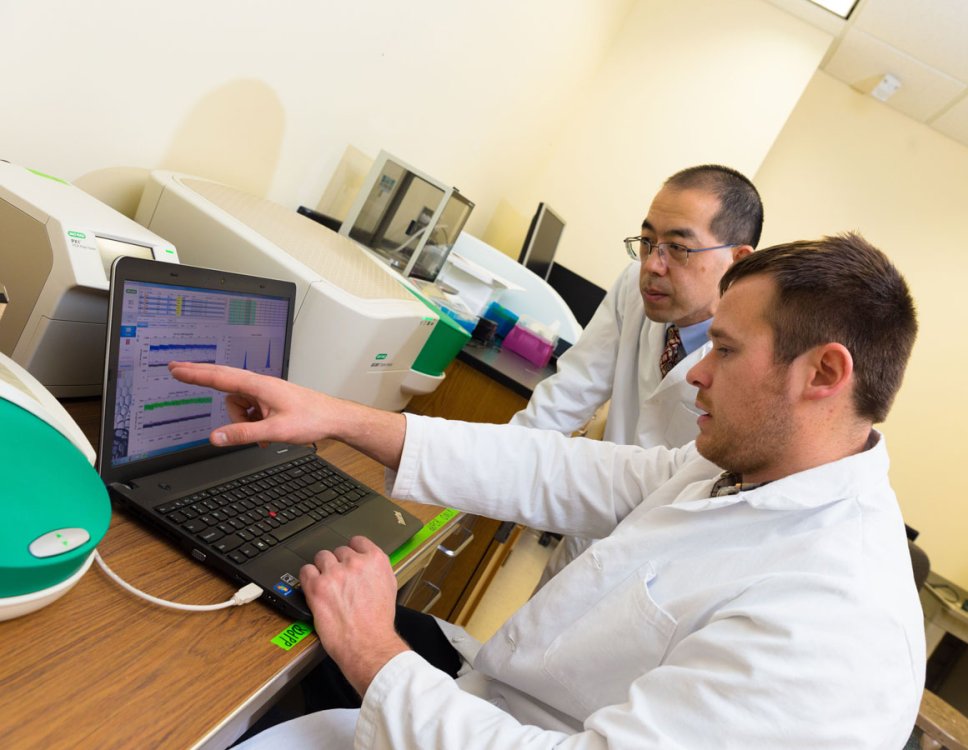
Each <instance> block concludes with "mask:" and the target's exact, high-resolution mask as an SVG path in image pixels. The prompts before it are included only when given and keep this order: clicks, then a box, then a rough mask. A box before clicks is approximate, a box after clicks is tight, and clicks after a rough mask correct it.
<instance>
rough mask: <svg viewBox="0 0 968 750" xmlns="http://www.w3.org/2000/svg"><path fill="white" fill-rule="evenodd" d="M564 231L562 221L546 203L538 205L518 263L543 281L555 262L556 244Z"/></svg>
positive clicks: (546, 278)
mask: <svg viewBox="0 0 968 750" xmlns="http://www.w3.org/2000/svg"><path fill="white" fill-rule="evenodd" d="M564 231H565V222H564V220H563V219H562V218H561V217H560V216H559V215H558V214H557V213H555V211H553V210H552V209H551V208H550V207H549V206H548V204H547V203H540V204H538V210H537V211H536V212H535V215H534V218H532V219H531V226H530V227H528V234H527V237H525V240H524V246H523V247H522V248H521V255H520V256H519V257H518V262H519V263H521V264H522V265H524V266H525V267H526V268H527V269H528V270H530V271H531V272H532V273H534V274H536V275H538V276H540V277H541V278H542V279H544V280H545V281H547V280H548V274H549V273H550V272H551V266H552V264H553V263H554V260H555V251H556V250H557V249H558V242H559V240H561V235H562V233H563V232H564Z"/></svg>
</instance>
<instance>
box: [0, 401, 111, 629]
mask: <svg viewBox="0 0 968 750" xmlns="http://www.w3.org/2000/svg"><path fill="white" fill-rule="evenodd" d="M0 509H2V512H3V522H2V523H0V619H3V617H2V615H3V612H2V610H3V608H4V605H5V604H6V603H10V604H11V605H12V604H13V603H14V602H15V601H16V598H17V597H23V596H24V595H30V594H37V593H39V592H43V591H45V590H48V589H55V588H56V587H57V586H58V584H62V583H64V582H65V581H67V580H68V579H69V578H71V576H74V575H75V574H77V573H78V571H79V570H80V568H81V567H82V566H83V565H85V564H89V559H90V557H91V554H92V553H93V551H94V548H95V547H96V546H97V544H98V543H99V542H100V541H101V538H102V537H103V536H104V534H105V533H106V532H107V530H108V525H109V524H110V522H111V502H110V500H109V499H108V494H107V490H106V489H105V487H104V484H103V483H102V482H101V478H100V477H99V476H98V475H97V472H96V471H95V470H94V468H93V467H92V466H91V464H90V463H89V462H88V461H87V459H86V458H85V457H84V455H83V454H82V453H81V451H80V450H78V449H77V448H76V447H75V446H74V444H73V443H71V441H70V440H68V439H67V438H66V437H64V435H62V434H61V433H60V432H59V431H57V430H56V429H54V428H53V427H51V426H50V425H49V424H47V422H45V421H44V420H42V419H40V418H38V417H37V416H35V415H33V414H31V413H30V412H29V411H27V410H25V409H22V408H21V407H19V406H17V405H16V404H13V403H11V402H10V401H7V400H5V399H3V398H0Z"/></svg>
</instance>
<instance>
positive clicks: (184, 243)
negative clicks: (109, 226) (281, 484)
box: [136, 171, 456, 410]
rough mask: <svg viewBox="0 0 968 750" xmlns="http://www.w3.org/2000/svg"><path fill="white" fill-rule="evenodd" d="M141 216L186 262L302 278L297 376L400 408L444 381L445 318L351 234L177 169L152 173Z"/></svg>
mask: <svg viewBox="0 0 968 750" xmlns="http://www.w3.org/2000/svg"><path fill="white" fill-rule="evenodd" d="M136 219H137V220H138V221H139V222H141V223H142V224H144V225H145V226H146V227H148V228H149V229H151V230H152V231H155V232H158V233H160V234H162V235H164V236H165V237H169V238H171V239H172V240H173V241H174V242H175V243H176V244H177V245H178V251H179V255H180V257H181V259H182V261H183V262H185V263H188V264H192V265H196V266H205V267H210V268H220V269H224V270H227V271H235V272H239V273H247V274H251V275H255V276H265V277H270V278H277V279H284V280H288V281H293V282H295V284H296V289H297V292H296V317H295V322H294V325H293V344H292V355H291V358H290V367H289V379H290V380H292V381H293V382H296V383H299V384H301V385H305V386H307V387H311V388H315V389H317V390H321V391H324V392H326V393H329V394H332V395H335V396H338V397H341V398H347V399H351V400H353V401H357V402H360V403H364V404H368V405H372V406H376V407H379V408H383V409H390V410H400V409H403V408H404V407H405V406H406V405H407V402H408V401H409V400H410V398H411V397H412V396H414V395H416V394H422V393H429V392H431V391H433V390H434V389H435V388H436V387H437V385H438V383H440V382H441V381H442V380H443V366H445V363H444V364H442V363H439V362H438V363H435V364H432V365H431V366H430V367H426V366H422V365H421V364H420V360H421V357H422V355H423V358H424V359H425V360H426V352H424V351H423V350H424V349H425V347H426V346H427V345H428V341H429V340H430V338H431V335H432V334H433V332H434V330H435V328H436V327H437V326H438V323H439V322H440V318H439V316H438V315H437V313H436V312H435V311H433V310H432V309H431V308H430V307H428V306H427V305H426V304H425V303H423V302H421V301H420V300H418V299H417V297H416V296H415V295H414V294H413V293H412V292H411V291H409V290H408V289H407V288H406V287H405V286H404V285H403V283H402V279H401V278H400V277H399V276H398V275H397V274H396V273H395V272H393V271H392V270H391V269H389V268H388V267H387V266H386V265H384V264H383V263H381V262H379V261H378V260H376V259H374V258H372V257H371V256H370V255H368V254H367V253H366V252H364V251H363V250H362V249H361V248H360V247H359V246H358V245H357V243H355V242H354V241H352V240H351V239H349V238H347V237H342V236H340V235H338V234H337V233H336V232H333V231H332V230H330V229H327V228H326V227H323V226H321V225H320V224H317V223H316V222H314V221H312V220H310V219H308V218H306V217H305V216H301V215H300V214H298V213H297V212H296V211H295V210H292V209H288V208H285V207H283V206H280V205H279V204H277V203H273V202H272V201H269V200H266V199H264V198H259V197H256V196H253V195H250V194H247V193H244V192H242V191H239V190H236V189H234V188H231V187H228V186H226V185H222V184H220V183H217V182H213V181H210V180H206V179H202V178H199V177H192V176H189V175H184V174H178V173H174V172H168V171H155V172H152V174H151V175H150V177H149V180H148V184H147V186H146V187H145V191H144V194H143V195H142V198H141V203H140V205H139V206H138V211H137V214H136ZM454 354H456V351H454V352H453V353H452V354H450V357H449V358H452V357H453V355H454ZM449 358H448V360H447V361H449Z"/></svg>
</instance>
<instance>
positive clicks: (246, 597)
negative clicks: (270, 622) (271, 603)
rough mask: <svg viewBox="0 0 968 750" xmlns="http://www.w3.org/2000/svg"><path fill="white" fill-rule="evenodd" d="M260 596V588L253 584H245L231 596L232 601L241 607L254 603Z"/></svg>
mask: <svg viewBox="0 0 968 750" xmlns="http://www.w3.org/2000/svg"><path fill="white" fill-rule="evenodd" d="M260 596H262V588H261V587H259V586H258V585H256V584H254V583H247V584H246V585H245V586H243V587H242V588H240V589H239V590H238V591H236V592H235V594H233V596H232V601H233V602H235V603H236V605H237V606H242V605H243V604H248V603H249V602H254V601H255V600H256V599H258V598H259V597H260Z"/></svg>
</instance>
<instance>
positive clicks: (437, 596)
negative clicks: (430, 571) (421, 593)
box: [420, 581, 444, 614]
mask: <svg viewBox="0 0 968 750" xmlns="http://www.w3.org/2000/svg"><path fill="white" fill-rule="evenodd" d="M420 583H421V584H423V585H424V586H429V587H430V589H431V590H433V591H435V592H436V593H435V594H434V595H433V598H431V600H430V601H429V602H427V604H426V605H424V607H423V609H421V610H420V611H421V612H423V613H424V614H427V612H429V611H430V610H431V609H432V608H433V606H434V605H435V604H436V603H437V602H439V601H440V597H442V596H443V595H444V594H443V592H442V591H441V590H440V586H437V585H435V584H433V583H431V582H430V581H421V582H420Z"/></svg>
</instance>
